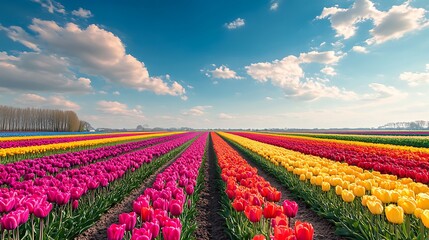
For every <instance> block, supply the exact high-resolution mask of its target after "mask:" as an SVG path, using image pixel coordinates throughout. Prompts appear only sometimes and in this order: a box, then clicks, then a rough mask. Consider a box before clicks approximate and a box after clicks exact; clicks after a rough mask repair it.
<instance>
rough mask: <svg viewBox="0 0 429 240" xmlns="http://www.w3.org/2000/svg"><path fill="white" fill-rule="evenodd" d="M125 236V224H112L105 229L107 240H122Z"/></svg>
mask: <svg viewBox="0 0 429 240" xmlns="http://www.w3.org/2000/svg"><path fill="white" fill-rule="evenodd" d="M124 235H125V224H122V225H121V224H112V225H110V227H109V228H108V229H107V239H108V240H122V239H123V238H124Z"/></svg>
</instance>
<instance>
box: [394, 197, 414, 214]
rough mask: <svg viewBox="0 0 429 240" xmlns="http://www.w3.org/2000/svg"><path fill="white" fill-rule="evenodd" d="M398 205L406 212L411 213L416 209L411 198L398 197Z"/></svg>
mask: <svg viewBox="0 0 429 240" xmlns="http://www.w3.org/2000/svg"><path fill="white" fill-rule="evenodd" d="M398 206H400V207H402V208H403V209H404V212H405V213H406V214H413V213H414V211H415V210H416V207H417V203H416V200H414V199H413V198H409V197H400V198H399V199H398Z"/></svg>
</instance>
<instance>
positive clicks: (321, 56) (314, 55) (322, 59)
mask: <svg viewBox="0 0 429 240" xmlns="http://www.w3.org/2000/svg"><path fill="white" fill-rule="evenodd" d="M343 56H344V55H341V54H340V55H336V54H335V52H334V51H326V52H317V51H311V52H308V53H301V54H300V55H299V59H300V60H301V62H303V63H323V64H335V63H337V62H338V61H339V60H340V59H341V58H342V57H343Z"/></svg>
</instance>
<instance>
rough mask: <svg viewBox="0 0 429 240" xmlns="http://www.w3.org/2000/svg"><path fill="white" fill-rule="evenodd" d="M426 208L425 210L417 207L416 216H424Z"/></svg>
mask: <svg viewBox="0 0 429 240" xmlns="http://www.w3.org/2000/svg"><path fill="white" fill-rule="evenodd" d="M424 211H425V210H423V209H421V208H416V210H414V216H415V217H416V218H420V217H421V216H422V213H423V212H424Z"/></svg>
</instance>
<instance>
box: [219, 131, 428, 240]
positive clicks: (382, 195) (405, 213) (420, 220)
mask: <svg viewBox="0 0 429 240" xmlns="http://www.w3.org/2000/svg"><path fill="white" fill-rule="evenodd" d="M220 134H221V135H222V136H224V137H226V138H228V139H230V140H232V141H234V142H236V143H238V144H240V145H241V146H243V147H244V148H247V149H249V150H251V151H252V152H254V153H257V154H258V155H260V156H262V157H264V158H265V159H267V160H269V161H270V162H271V163H272V164H273V166H278V167H279V168H282V169H283V172H284V171H287V174H286V175H288V174H289V175H292V177H290V178H288V181H290V182H291V183H293V184H294V186H296V187H298V186H301V188H302V189H305V191H306V193H305V194H303V195H304V196H305V198H307V200H308V201H312V200H311V199H317V201H316V202H313V203H315V204H319V206H320V209H319V210H320V211H321V212H323V211H328V212H326V213H325V214H326V215H327V216H330V217H331V218H332V217H335V218H337V219H341V220H342V221H343V223H342V224H344V226H346V227H347V228H348V229H354V231H355V235H354V237H355V238H358V239H360V238H362V239H365V238H369V239H382V238H386V237H387V238H396V237H398V238H404V239H427V237H428V236H429V233H428V230H427V229H426V228H424V227H423V225H425V226H427V227H429V221H428V220H429V187H428V185H426V184H422V183H416V182H414V181H413V180H411V179H409V178H402V179H398V178H397V176H395V175H388V174H381V173H380V172H377V171H372V172H370V171H367V170H364V169H362V168H359V167H357V166H350V165H348V164H347V163H340V162H336V161H332V160H328V159H325V158H320V157H317V156H311V155H305V154H302V153H299V152H294V151H291V150H287V149H284V148H281V147H277V146H273V145H269V144H265V143H261V142H257V141H254V140H250V139H247V138H244V137H240V136H237V135H232V134H228V133H220ZM335 212H337V214H336V215H335V214H334V213H335ZM356 221H357V222H359V225H356V226H358V227H359V226H360V228H356V227H355V226H354V225H353V224H354V223H355V222H356ZM362 236H366V237H362ZM399 236H400V237H399Z"/></svg>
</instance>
